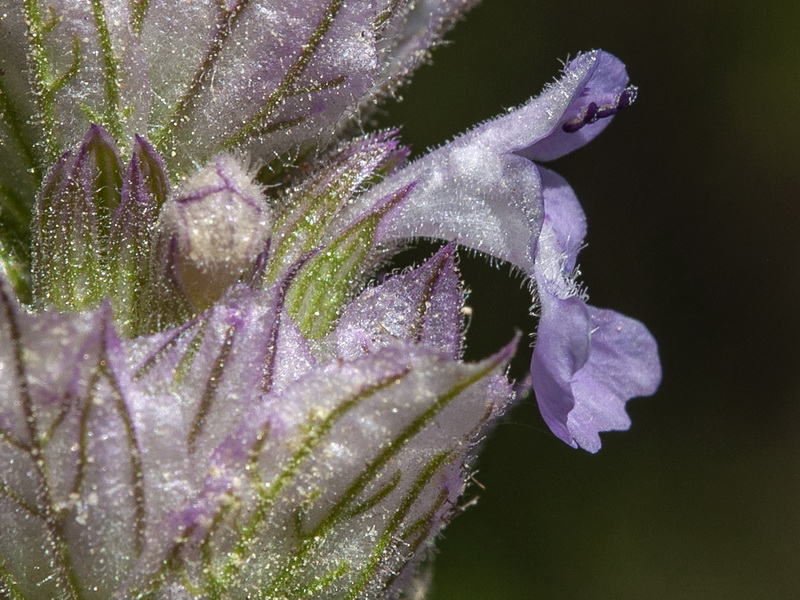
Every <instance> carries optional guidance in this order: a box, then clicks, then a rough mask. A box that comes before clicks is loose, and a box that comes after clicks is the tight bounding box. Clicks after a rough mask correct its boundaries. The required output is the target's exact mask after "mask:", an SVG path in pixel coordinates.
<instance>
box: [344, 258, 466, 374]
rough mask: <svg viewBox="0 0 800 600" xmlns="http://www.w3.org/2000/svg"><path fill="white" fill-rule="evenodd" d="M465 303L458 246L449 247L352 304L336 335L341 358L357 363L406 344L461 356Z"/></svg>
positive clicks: (370, 290) (363, 293)
mask: <svg viewBox="0 0 800 600" xmlns="http://www.w3.org/2000/svg"><path fill="white" fill-rule="evenodd" d="M463 303H464V299H463V293H462V290H461V284H460V282H459V279H458V272H457V271H456V266H455V246H454V244H448V245H447V246H445V247H444V248H442V249H441V250H439V251H438V252H437V253H436V254H435V255H434V256H433V257H432V258H430V259H429V260H428V261H426V262H425V263H424V264H423V265H422V266H420V267H418V268H416V269H413V270H411V271H408V272H406V273H402V274H400V275H395V276H394V277H390V278H388V279H387V280H386V281H385V282H383V283H382V284H381V285H379V286H376V287H374V288H370V289H367V290H366V291H364V292H362V293H361V295H360V296H359V297H358V298H356V299H355V300H354V301H353V302H352V303H350V305H349V306H348V307H347V309H346V310H345V312H344V314H342V317H341V318H340V319H339V324H338V326H337V328H336V330H335V332H334V335H335V337H336V342H337V347H338V351H339V355H340V356H342V357H343V358H345V359H353V358H356V357H358V356H360V355H362V354H364V353H370V352H374V351H376V350H377V349H378V348H380V347H382V346H385V345H387V344H389V343H393V342H395V341H396V340H408V341H411V342H417V343H423V344H425V345H427V346H429V347H431V348H436V349H438V350H440V351H442V352H443V353H445V354H447V355H448V356H450V357H452V358H458V357H459V356H460V354H461V342H462V333H461V307H462V306H463Z"/></svg>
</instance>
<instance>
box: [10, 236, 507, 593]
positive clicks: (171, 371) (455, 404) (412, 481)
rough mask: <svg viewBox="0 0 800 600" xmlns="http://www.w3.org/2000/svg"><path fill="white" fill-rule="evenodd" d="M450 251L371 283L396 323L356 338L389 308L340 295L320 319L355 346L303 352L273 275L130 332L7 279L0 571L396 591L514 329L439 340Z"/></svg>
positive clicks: (99, 586)
mask: <svg viewBox="0 0 800 600" xmlns="http://www.w3.org/2000/svg"><path fill="white" fill-rule="evenodd" d="M443 252H444V253H440V254H439V255H437V256H436V257H434V258H433V259H432V260H431V261H430V263H429V264H427V265H424V266H423V267H421V268H420V269H418V270H416V271H412V272H410V273H407V274H405V275H401V276H399V277H397V278H393V279H390V280H389V281H388V282H387V283H385V284H384V285H383V286H380V287H378V288H375V289H374V290H370V291H369V292H366V293H368V294H371V295H373V296H377V297H379V298H381V297H383V298H389V297H390V298H393V299H394V298H396V299H399V300H398V303H397V305H396V307H395V309H394V310H393V311H392V312H391V317H389V318H388V320H387V323H388V326H389V327H391V332H392V336H391V338H383V339H381V340H378V339H377V338H375V337H373V338H371V345H370V347H369V348H368V352H365V351H364V347H363V346H362V345H361V340H362V339H363V338H364V336H367V335H369V332H370V331H371V330H375V329H376V328H377V329H379V327H378V325H377V323H378V319H380V318H381V315H382V314H383V312H382V311H378V310H375V311H373V312H372V313H370V311H369V310H368V309H366V308H361V309H353V314H351V315H349V316H348V318H347V319H344V320H343V324H342V325H341V326H340V330H338V331H334V332H333V333H332V334H331V335H332V338H333V339H336V340H337V341H338V346H336V347H337V350H336V354H340V355H342V356H343V357H347V360H342V359H340V358H337V357H336V355H335V354H334V355H332V356H329V358H328V359H327V360H326V359H324V358H323V357H322V356H321V355H320V354H319V353H317V355H315V353H314V352H312V350H311V348H310V346H309V344H308V342H307V341H306V340H305V338H304V336H303V335H302V334H301V333H300V331H299V330H298V329H297V327H296V326H295V325H294V324H293V322H292V320H291V317H290V316H289V315H288V314H287V313H286V312H285V310H284V309H283V301H284V298H283V296H284V293H285V289H284V288H285V286H283V285H276V286H273V287H271V288H270V289H268V290H266V291H262V292H254V291H252V290H250V289H249V288H246V287H244V286H240V287H236V288H233V289H232V290H231V291H230V292H229V293H228V294H227V295H226V296H225V298H224V299H223V300H222V301H221V302H220V303H218V304H217V305H216V306H215V307H214V308H212V309H210V310H209V311H207V312H206V313H203V314H202V315H200V316H199V317H197V318H196V319H194V320H192V321H190V322H188V323H186V324H184V325H182V326H180V327H178V328H175V329H170V330H167V331H164V332H161V333H159V334H155V335H153V336H149V337H140V338H136V339H131V340H124V339H121V338H120V337H119V336H118V335H117V333H116V332H115V329H114V325H113V322H112V320H111V313H110V311H109V310H108V308H107V307H104V308H101V309H99V310H97V311H94V312H92V313H86V314H82V315H60V314H56V313H49V312H45V313H39V314H35V315H34V314H29V313H27V312H26V311H25V310H24V309H22V308H21V307H20V306H18V305H17V304H16V303H15V302H14V301H13V299H12V298H11V295H10V293H9V291H8V289H7V288H6V287H3V289H2V297H0V301H1V302H0V309H2V310H0V348H2V353H3V354H2V357H0V375H2V377H0V455H1V456H0V458H1V460H0V465H2V466H0V475H1V476H2V481H3V484H2V489H0V505H2V510H0V519H2V527H0V547H2V548H3V563H2V565H0V589H3V590H5V592H6V593H11V592H10V590H13V593H15V594H18V595H19V597H22V598H28V597H31V598H33V597H43V595H45V596H47V597H50V598H72V597H82V598H98V599H99V598H111V597H113V598H120V599H122V598H125V599H130V598H138V597H155V598H183V597H185V595H186V590H187V589H193V590H196V591H199V592H200V593H202V594H204V595H205V597H209V598H210V597H218V595H219V594H220V592H221V590H225V596H224V597H226V598H245V597H253V598H274V597H283V595H285V594H289V595H290V597H303V598H329V597H338V598H374V597H383V595H386V596H387V597H390V596H391V595H392V594H393V592H392V590H397V591H399V590H400V589H401V588H402V585H404V584H405V583H407V579H408V577H410V575H411V574H413V572H414V570H415V568H416V567H417V566H418V563H419V561H420V560H421V559H422V558H424V557H425V555H426V548H427V543H428V542H429V540H430V539H431V538H432V536H433V535H434V534H435V533H436V532H437V531H438V530H439V529H440V528H441V527H442V526H443V525H444V523H445V522H446V521H447V520H448V519H449V516H450V515H451V514H452V512H453V510H454V507H455V506H456V502H457V499H458V497H459V495H460V494H461V493H462V491H463V488H464V481H465V465H466V464H467V463H468V461H469V458H470V457H471V452H472V446H473V445H474V444H475V443H476V442H477V441H478V440H479V439H480V438H481V436H482V434H483V433H484V432H485V429H486V428H487V426H488V424H489V423H491V421H493V420H494V419H496V417H497V416H498V415H499V414H501V413H502V412H503V410H504V409H505V407H506V406H507V403H508V402H509V400H510V399H511V393H510V388H509V386H508V383H507V382H506V381H505V378H504V377H503V371H504V369H505V365H506V363H507V361H508V360H509V359H510V356H511V354H512V353H513V346H510V347H508V348H506V349H504V350H503V351H502V352H500V353H499V354H498V355H496V356H494V357H492V358H490V359H487V360H486V361H484V362H482V363H476V364H473V365H466V364H463V363H461V362H459V361H457V360H455V358H454V355H453V354H454V348H453V346H452V341H445V342H438V341H437V340H442V339H443V338H445V337H447V336H452V331H453V324H456V327H455V331H456V332H458V331H459V326H460V320H459V315H460V312H459V309H460V306H461V296H460V288H459V286H458V282H457V278H456V275H455V272H454V265H453V263H452V249H449V250H446V251H443ZM387 286H388V287H387ZM403 298H406V299H407V300H406V301H403V300H402V299H403ZM434 307H435V308H434ZM404 324H405V326H404ZM354 328H360V329H361V331H362V332H363V334H364V335H363V336H355V337H354V336H353V330H354ZM421 331H424V334H422V335H421V334H420V332H421ZM350 339H353V342H352V343H351V342H349V341H348V340H350ZM65 340H69V344H68V345H65ZM354 344H357V345H356V346H355V347H354ZM354 352H355V353H354ZM356 356H357V357H356ZM40 457H41V458H42V461H39V460H38V459H39V458H40ZM9 536H11V537H9ZM95 552H99V554H97V555H95V554H94V553H95ZM45 573H46V576H45V575H44V574H45ZM182 590H183V591H182ZM387 590H388V591H387ZM148 594H153V595H152V596H151V595H148Z"/></svg>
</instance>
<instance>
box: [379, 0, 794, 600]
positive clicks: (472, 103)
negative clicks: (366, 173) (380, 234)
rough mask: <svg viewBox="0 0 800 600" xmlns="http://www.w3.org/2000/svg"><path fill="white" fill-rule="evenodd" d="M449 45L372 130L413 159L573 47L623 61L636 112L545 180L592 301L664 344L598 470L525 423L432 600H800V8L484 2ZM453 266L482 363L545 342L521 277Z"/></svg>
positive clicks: (491, 449) (553, 70) (491, 463)
mask: <svg viewBox="0 0 800 600" xmlns="http://www.w3.org/2000/svg"><path fill="white" fill-rule="evenodd" d="M448 39H449V40H451V41H452V45H448V46H446V47H443V48H440V49H439V50H438V51H437V52H436V53H435V55H434V64H433V65H432V66H427V67H425V68H424V69H422V70H421V72H420V73H418V75H417V77H416V78H415V79H414V83H413V84H412V85H410V86H408V87H406V88H404V89H403V90H402V95H403V96H404V101H403V102H401V103H399V104H395V103H390V104H389V105H387V106H386V107H385V112H386V114H385V115H384V116H382V117H381V118H380V121H379V122H380V124H382V125H394V124H400V123H402V124H404V129H403V137H404V139H405V141H407V142H410V143H411V144H413V146H414V148H415V150H416V151H418V152H420V151H423V150H424V149H425V148H426V147H430V146H434V145H437V144H440V143H442V142H444V141H447V140H448V139H450V138H452V137H453V136H455V135H456V134H458V133H459V132H461V131H463V130H465V129H467V128H468V127H470V126H471V125H472V124H474V123H476V122H479V121H481V120H484V119H486V118H489V117H491V116H493V115H495V114H497V113H499V112H500V111H501V110H502V109H504V108H507V107H510V106H514V105H517V104H520V103H522V102H524V101H525V100H526V99H527V98H528V97H529V96H531V95H535V94H538V92H539V90H540V89H541V87H542V85H543V84H544V83H545V82H547V81H549V80H552V79H553V78H554V77H556V76H557V74H558V73H559V69H560V63H559V62H558V59H562V60H563V59H566V58H567V57H568V56H570V55H572V56H574V55H575V53H576V52H578V51H579V50H588V49H592V48H603V49H605V50H608V51H610V52H612V53H614V54H616V55H618V56H619V57H620V58H622V59H623V60H624V61H625V62H626V64H627V65H628V70H629V73H630V75H631V78H632V80H633V81H634V82H635V83H636V84H638V86H639V89H640V97H639V100H638V101H637V103H636V105H635V107H634V108H633V109H631V110H630V111H626V112H625V113H623V114H622V115H621V116H620V117H619V118H617V119H616V121H615V122H614V124H613V125H612V126H611V127H609V128H608V129H607V130H606V132H605V133H603V135H602V136H600V138H598V139H597V140H595V141H594V142H593V143H592V144H590V145H589V146H587V147H586V148H583V149H581V150H579V151H577V152H575V153H574V154H572V155H570V156H567V157H565V158H563V159H560V160H558V161H556V162H555V163H553V164H552V165H551V167H552V168H553V169H554V170H556V171H558V172H559V173H561V174H562V175H564V176H565V177H566V178H567V179H568V180H569V181H570V183H571V184H572V185H573V187H574V188H575V190H576V191H577V193H578V196H579V197H580V198H581V200H582V202H583V205H584V208H585V210H586V212H587V215H588V221H589V236H588V240H587V241H588V247H587V248H586V249H585V250H584V252H583V254H582V255H581V264H582V270H583V274H584V275H583V279H584V281H585V282H586V284H587V285H588V288H589V292H590V294H591V300H592V304H595V305H598V306H604V307H611V308H615V309H617V310H620V311H622V312H624V313H626V314H629V315H631V316H635V317H637V318H639V319H641V320H642V321H644V322H645V323H646V324H647V325H648V326H649V327H650V328H651V330H652V331H653V332H654V333H655V335H656V337H657V338H658V339H659V342H660V346H661V353H662V360H663V365H664V383H663V385H662V387H661V389H660V391H659V393H658V394H657V395H656V396H655V397H652V398H646V399H639V400H635V401H633V402H632V403H630V404H629V405H628V406H629V412H630V414H631V416H632V418H633V421H634V426H633V428H632V429H631V431H629V432H627V433H610V434H605V435H604V438H603V439H604V447H603V450H602V451H601V452H600V453H599V454H598V455H594V456H592V455H589V454H587V453H584V452H581V451H576V450H572V449H571V448H569V447H567V446H565V445H564V444H563V443H561V442H559V441H558V440H556V439H555V438H554V437H553V436H552V435H551V434H550V433H549V432H548V431H547V428H546V427H545V426H544V424H543V423H542V421H541V419H540V417H539V416H538V412H537V409H536V406H535V402H534V401H533V400H528V401H525V402H523V403H522V404H521V405H520V406H518V408H517V409H516V410H515V411H514V412H513V413H512V414H511V415H510V416H509V418H508V419H507V420H506V421H505V422H504V423H503V424H501V425H500V426H499V427H498V428H497V430H496V431H495V433H494V436H493V437H492V438H491V440H490V441H489V442H488V443H487V446H486V449H485V453H484V455H483V458H482V459H481V461H480V462H479V464H478V469H479V472H478V474H477V476H476V477H477V479H478V481H480V483H481V484H482V485H483V486H484V487H485V489H480V488H478V487H477V486H473V487H472V490H471V492H472V494H473V495H478V496H479V502H478V504H477V506H475V507H472V508H470V509H469V510H468V511H466V513H465V514H463V515H461V516H460V517H458V518H457V519H456V520H455V521H454V523H453V524H452V525H450V526H449V527H448V529H447V530H446V531H445V535H444V538H443V539H442V540H441V541H440V544H439V550H440V553H439V556H438V557H437V559H436V571H435V578H434V593H433V595H432V600H456V599H457V600H471V599H480V600H523V599H524V600H531V599H538V598H542V599H548V600H561V599H570V600H572V599H576V598H581V599H589V600H594V599H598V600H604V599H620V600H627V599H637V600H638V599H661V598H664V599H670V600H674V599H684V598H686V599H695V598H697V599H711V600H714V599H718V598H720V599H726V600H735V599H740V598H741V599H748V600H749V599H753V598H757V599H773V598H775V599H792V598H800V478H798V474H799V473H800V345H798V343H797V340H798V333H800V310H799V309H800V302H798V300H800V293H799V292H800V290H799V289H798V288H799V287H800V283H799V281H800V278H798V275H799V274H800V273H798V271H799V269H798V266H799V265H800V261H798V248H799V247H800V235H799V234H800V227H799V225H800V205H798V200H799V199H800V198H799V197H798V196H800V194H798V192H800V168H798V165H797V163H798V158H799V157H800V153H798V151H797V143H798V140H800V2H797V0H788V1H781V0H764V1H762V2H758V3H756V2H745V1H738V0H732V1H729V2H709V1H705V2H704V1H703V0H694V1H691V0H679V1H677V2H669V3H662V2H647V1H646V0H616V1H615V2H613V3H603V2H599V3H591V2H580V1H577V0H553V1H545V0H536V1H529V0H528V1H526V0H486V1H485V2H484V4H483V5H481V6H479V7H478V8H476V9H475V10H474V11H473V12H472V13H471V14H470V15H469V17H468V18H467V20H466V21H464V22H463V23H461V24H459V25H458V26H457V28H456V29H455V31H454V32H453V33H451V35H449V36H448ZM462 271H463V273H464V276H465V278H466V279H467V281H468V284H469V286H470V287H471V288H472V294H471V296H470V298H469V304H470V305H471V306H472V307H473V309H474V318H473V324H472V329H471V332H470V338H469V343H470V354H469V356H470V357H478V356H481V355H485V354H486V353H488V352H490V351H493V350H495V349H497V348H499V347H500V346H501V345H502V344H504V343H506V342H507V341H508V340H509V339H510V337H511V336H512V334H513V331H514V329H515V328H520V329H523V330H526V331H530V330H531V329H532V327H533V326H534V324H535V322H534V321H532V319H531V318H530V317H528V316H527V308H528V297H527V295H526V293H525V291H524V290H523V289H521V287H520V280H519V279H516V280H515V279H512V278H510V277H509V274H508V269H506V268H502V267H501V268H499V269H498V268H493V267H490V266H488V264H487V263H486V262H485V261H484V260H481V259H475V258H468V257H465V258H464V259H463V260H462ZM527 360H528V358H527V357H525V356H523V357H521V358H520V359H519V362H518V364H516V365H515V371H514V372H515V373H516V374H517V375H520V374H523V373H524V372H525V369H526V366H527V365H526V362H527Z"/></svg>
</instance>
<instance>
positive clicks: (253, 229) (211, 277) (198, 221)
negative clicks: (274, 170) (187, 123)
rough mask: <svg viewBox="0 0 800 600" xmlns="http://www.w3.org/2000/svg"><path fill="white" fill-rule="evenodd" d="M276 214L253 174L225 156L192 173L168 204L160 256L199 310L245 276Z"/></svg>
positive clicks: (163, 213)
mask: <svg viewBox="0 0 800 600" xmlns="http://www.w3.org/2000/svg"><path fill="white" fill-rule="evenodd" d="M273 220H274V219H273V214H272V210H271V208H270V206H269V205H268V204H267V202H266V200H265V198H264V196H263V194H262V192H261V189H260V188H259V187H258V186H257V185H256V184H255V183H254V182H253V174H252V173H250V172H248V171H247V170H246V169H245V168H244V167H243V166H242V165H241V164H240V162H239V161H238V160H237V159H236V158H234V157H233V156H231V155H229V154H221V155H219V156H217V157H215V158H214V159H212V160H211V162H210V163H209V164H208V165H206V166H205V167H203V168H202V169H201V170H200V171H199V172H197V173H196V174H195V175H193V176H191V177H189V178H188V179H187V180H186V181H185V182H184V183H183V185H181V187H180V188H179V189H178V192H177V194H175V196H174V197H173V198H171V199H170V200H168V201H167V202H166V203H165V204H164V208H163V210H162V212H161V217H160V223H159V230H160V237H161V242H160V243H161V246H162V255H164V256H166V255H170V254H171V255H172V256H171V259H170V262H172V265H170V267H171V269H170V270H171V271H172V274H173V278H174V279H176V280H177V281H176V282H175V283H176V284H177V285H178V286H179V287H180V289H181V290H182V291H183V293H184V294H185V296H186V298H187V299H188V300H189V302H190V303H191V304H192V305H193V306H194V308H195V309H197V310H203V309H205V308H207V307H209V306H210V305H211V304H212V303H213V302H214V301H215V300H217V299H218V298H219V297H220V296H222V294H223V293H224V292H225V290H227V289H228V287H230V285H231V284H233V283H235V282H236V281H237V280H238V279H240V278H241V277H242V276H243V275H245V274H246V273H247V272H248V271H249V270H250V269H251V268H252V265H253V262H254V261H255V259H256V257H257V256H258V254H259V253H260V252H261V251H262V250H263V249H264V246H265V244H266V242H267V240H268V239H269V236H270V232H271V231H272V223H273Z"/></svg>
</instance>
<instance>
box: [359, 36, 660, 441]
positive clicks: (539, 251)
mask: <svg viewBox="0 0 800 600" xmlns="http://www.w3.org/2000/svg"><path fill="white" fill-rule="evenodd" d="M635 96H636V89H635V88H633V87H630V86H628V76H627V73H626V71H625V68H624V66H623V65H622V63H621V62H620V61H619V60H618V59H617V58H615V57H614V56H612V55H610V54H608V53H606V52H602V51H594V52H590V53H587V54H583V55H581V56H579V57H578V58H576V59H575V60H573V61H572V62H570V63H569V64H568V65H567V67H566V69H565V71H564V75H563V77H562V78H561V79H560V80H559V81H557V82H556V83H555V84H553V85H551V86H550V87H548V88H547V89H546V90H545V92H544V93H543V94H542V95H541V96H539V97H538V98H534V99H533V100H531V101H530V102H528V103H527V104H526V105H524V106H522V107H520V108H518V109H516V110H514V111H512V112H510V113H509V114H508V115H505V116H502V117H499V118H497V119H495V120H493V121H489V122H487V123H485V124H483V125H481V126H479V127H477V128H476V129H474V130H472V131H470V132H469V133H466V134H464V135H463V136H461V137H459V138H457V139H456V140H454V141H453V142H451V143H449V144H447V145H445V146H443V147H441V148H439V149H438V150H434V151H433V152H431V153H430V154H428V155H426V156H424V157H422V158H421V159H419V160H417V161H415V162H414V163H412V164H411V165H409V166H408V167H406V168H404V169H402V170H401V171H399V172H397V173H395V174H394V175H392V176H391V177H388V178H387V179H386V180H385V181H384V182H383V183H381V184H380V185H378V186H376V187H375V188H374V189H373V190H371V191H370V192H368V193H367V194H366V195H365V196H364V197H363V199H362V200H361V202H360V206H361V207H366V206H369V203H370V201H371V200H372V199H373V198H374V197H377V196H379V195H380V194H384V193H386V192H387V190H390V189H392V188H394V187H397V186H400V185H404V184H406V183H407V182H411V181H413V182H415V184H416V186H415V188H414V191H413V192H412V193H411V196H410V198H409V199H408V201H407V202H406V204H405V205H404V207H403V209H402V210H401V211H400V213H399V214H398V216H397V217H396V218H395V219H393V221H392V223H391V225H390V228H389V230H388V232H387V237H389V238H406V237H418V236H422V237H434V238H440V239H447V240H450V239H457V241H458V243H459V244H460V245H462V246H466V247H468V248H473V249H475V250H480V251H481V252H484V253H486V254H489V255H491V256H494V257H497V258H500V259H503V260H506V261H508V262H510V263H511V264H513V265H515V266H517V267H519V268H520V269H522V270H523V271H524V272H525V273H526V274H527V275H528V276H529V277H530V278H531V287H532V291H533V292H534V294H535V295H536V298H537V300H538V305H539V309H540V311H541V313H540V314H541V320H540V324H539V330H538V334H537V341H536V346H535V349H534V356H533V361H532V364H531V374H532V377H533V387H534V390H535V391H536V396H537V400H538V402H539V406H540V409H541V412H542V415H543V416H544V418H545V421H546V422H547V424H548V425H549V426H550V428H551V429H552V430H553V432H554V433H555V434H556V435H557V436H558V437H560V438H561V439H562V440H564V441H565V442H567V443H569V444H571V445H573V446H576V447H577V446H581V447H583V448H585V449H587V450H590V451H592V452H596V451H597V450H598V449H599V448H600V441H599V437H598V435H597V434H598V432H600V431H606V430H609V429H626V428H627V427H628V426H629V424H630V421H629V420H628V418H627V415H626V414H625V410H624V404H625V402H626V401H627V400H628V399H629V398H631V397H633V396H642V395H649V394H652V393H654V392H655V390H656V388H657V386H658V383H659V381H660V379H661V367H660V362H659V358H658V352H657V349H656V344H655V341H654V340H653V338H652V336H651V335H650V334H649V332H648V331H647V330H646V329H645V328H644V326H643V325H641V324H640V323H638V322H636V321H634V320H632V319H627V318H625V317H623V316H621V315H617V314H616V313H613V312H610V311H601V310H599V309H596V308H593V307H590V306H587V305H586V304H585V302H584V299H583V296H585V292H583V291H582V289H581V288H580V286H579V285H578V284H577V283H576V282H575V281H574V276H573V273H574V272H575V269H576V259H577V254H578V251H579V250H580V248H581V247H582V245H583V238H584V234H585V219H584V215H583V211H582V210H581V208H580V205H579V204H578V201H577V199H576V198H575V195H574V194H573V192H572V189H571V188H570V187H569V185H568V184H567V183H566V182H565V181H564V180H563V179H562V178H560V177H559V176H558V175H556V174H554V173H552V172H551V171H548V170H547V169H544V168H542V167H539V166H538V165H536V164H535V163H534V162H533V161H548V160H552V159H555V158H558V157H559V156H562V155H564V154H566V153H567V152H570V151H571V150H574V149H575V148H578V147H580V146H582V145H584V144H585V143H587V142H588V141H590V140H591V139H592V138H594V136H596V135H597V134H598V133H600V132H601V131H602V130H603V129H604V128H605V127H606V126H607V125H608V123H609V122H610V120H611V117H613V116H614V115H615V114H616V113H617V112H618V111H619V110H621V109H623V108H626V107H627V106H629V105H630V103H631V102H632V101H633V100H634V98H635Z"/></svg>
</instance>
